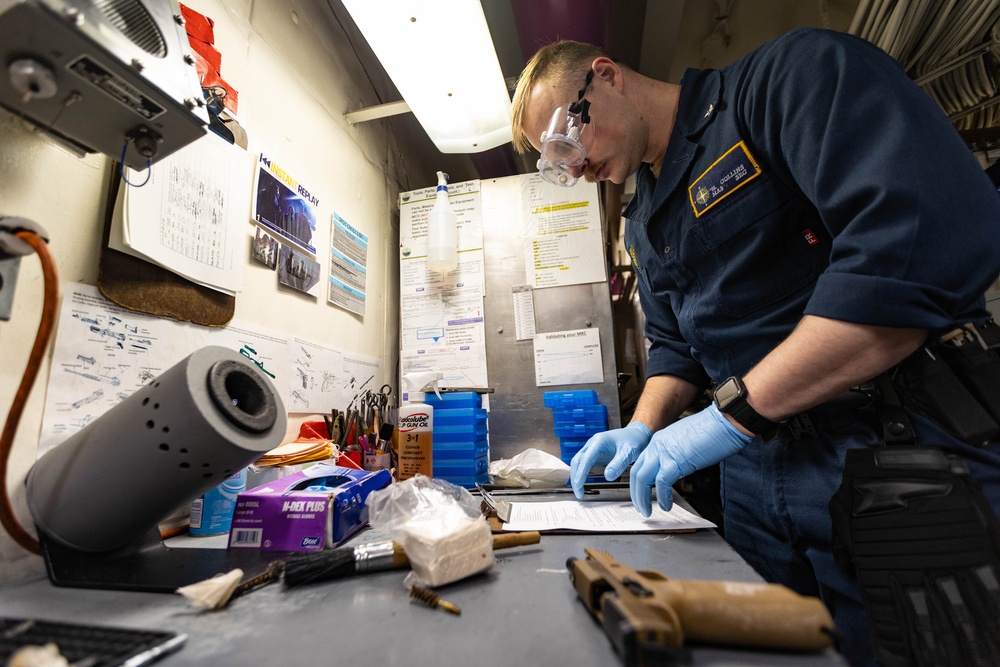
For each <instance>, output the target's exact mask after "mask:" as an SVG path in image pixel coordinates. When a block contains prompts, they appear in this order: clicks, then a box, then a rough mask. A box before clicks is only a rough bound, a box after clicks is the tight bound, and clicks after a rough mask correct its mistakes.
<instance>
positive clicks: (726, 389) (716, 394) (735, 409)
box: [712, 376, 780, 440]
mask: <svg viewBox="0 0 1000 667" xmlns="http://www.w3.org/2000/svg"><path fill="white" fill-rule="evenodd" d="M712 400H713V401H714V402H715V406H716V407H717V408H718V409H719V412H722V413H725V414H727V415H729V416H730V417H732V418H733V419H735V420H736V423H737V424H739V425H740V426H742V427H743V428H745V429H746V430H748V431H750V432H751V433H753V434H755V435H760V436H762V437H763V438H764V439H765V440H769V439H771V438H773V437H774V436H775V435H776V434H777V432H778V428H779V426H780V424H778V423H777V422H773V421H771V420H770V419H767V418H766V417H762V416H761V415H760V413H758V412H757V411H756V410H754V409H753V407H752V406H751V405H750V404H749V403H748V402H747V387H746V385H745V384H743V380H741V379H740V378H738V377H736V376H733V377H731V378H729V379H727V380H726V381H725V382H723V383H722V384H720V385H719V386H717V387H716V388H715V391H713V392H712Z"/></svg>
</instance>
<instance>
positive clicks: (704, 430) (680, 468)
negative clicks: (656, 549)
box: [629, 403, 752, 517]
mask: <svg viewBox="0 0 1000 667" xmlns="http://www.w3.org/2000/svg"><path fill="white" fill-rule="evenodd" d="M751 440H752V438H751V437H750V436H748V435H744V434H743V433H742V432H740V430H739V429H737V428H736V427H735V426H733V425H732V424H731V423H730V422H729V420H728V419H726V418H725V416H724V415H723V414H722V413H721V412H719V409H718V408H717V407H715V404H714V403H713V404H711V405H709V406H708V407H707V408H705V409H704V410H702V411H701V412H698V413H695V414H693V415H691V416H690V417H685V418H684V419H681V420H679V421H677V422H674V423H673V424H671V425H670V426H668V427H667V428H665V429H662V430H660V431H657V432H656V433H654V434H653V438H652V440H650V441H649V446H647V447H646V449H645V450H643V452H642V453H641V454H640V455H639V458H638V459H636V462H635V465H633V466H632V473H631V475H630V478H631V479H630V482H629V488H630V491H631V494H632V505H634V506H635V509H636V511H638V512H639V514H641V515H643V516H645V517H648V516H649V515H650V514H652V513H653V507H652V502H651V497H650V495H651V489H652V487H653V483H654V482H655V483H656V501H657V503H658V504H659V506H660V508H661V509H663V510H664V511H667V512H669V511H670V508H672V507H673V505H674V500H673V491H672V489H673V486H674V482H676V481H677V480H679V479H680V478H681V477H684V476H685V475H690V474H691V473H693V472H694V471H695V470H700V469H702V468H707V467H708V466H711V465H714V464H716V463H718V462H719V461H721V460H723V459H725V458H728V457H730V456H732V455H733V454H735V453H736V452H738V451H740V450H741V449H743V448H744V447H745V446H746V445H747V444H748V443H749V442H750V441H751Z"/></svg>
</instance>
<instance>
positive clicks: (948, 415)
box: [894, 345, 1000, 445]
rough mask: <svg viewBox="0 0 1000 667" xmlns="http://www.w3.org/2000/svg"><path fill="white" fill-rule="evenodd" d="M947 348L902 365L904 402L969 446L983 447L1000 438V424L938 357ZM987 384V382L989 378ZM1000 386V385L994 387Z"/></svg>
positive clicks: (897, 380)
mask: <svg viewBox="0 0 1000 667" xmlns="http://www.w3.org/2000/svg"><path fill="white" fill-rule="evenodd" d="M944 347H945V345H938V346H935V347H934V348H933V349H934V352H932V351H930V350H929V349H928V348H922V349H920V350H917V352H915V353H913V354H911V355H910V356H909V357H907V358H906V359H905V360H904V361H903V362H902V363H901V364H899V370H898V373H897V374H896V377H895V378H894V379H895V382H894V384H895V386H896V388H897V389H898V390H899V393H900V394H901V395H902V398H903V401H904V402H905V403H906V405H908V406H909V407H911V408H913V409H914V410H916V411H917V412H919V413H921V414H923V415H925V416H927V417H929V418H930V419H932V420H934V421H935V422H937V423H938V424H940V425H941V426H942V427H943V428H944V429H945V430H947V431H948V432H949V433H951V434H952V435H954V436H955V437H956V438H958V439H959V440H961V441H962V442H965V443H966V444H970V445H981V444H983V443H985V442H988V441H990V440H992V439H994V438H996V437H997V435H1000V420H998V419H994V418H993V417H992V416H991V415H990V413H989V412H988V411H987V410H986V409H985V408H984V407H983V405H982V404H981V403H980V401H979V400H978V398H977V397H976V396H975V395H974V394H973V393H972V391H970V389H969V388H967V387H966V384H965V383H964V382H963V381H962V379H960V378H959V376H958V375H957V374H956V373H955V370H954V369H953V366H952V364H951V363H949V361H948V360H945V359H943V358H941V357H939V356H937V354H936V352H939V351H940V350H941V349H942V348H944ZM954 349H955V351H956V352H958V349H957V348H954ZM984 352H985V350H984ZM990 352H991V354H995V352H992V351H990ZM952 356H959V355H952ZM963 366H971V365H967V364H963ZM989 372H990V371H989V370H987V371H986V373H987V374H988V373H989ZM970 373H971V374H973V375H977V376H978V375H979V371H977V370H971V369H970ZM983 381H984V382H986V381H987V380H986V378H985V377H984V378H983ZM997 381H1000V380H997ZM977 382H978V380H977ZM997 386H1000V385H994V387H997ZM983 390H984V391H986V390H987V387H983ZM993 391H994V393H995V392H996V391H997V389H996V388H994V390H993Z"/></svg>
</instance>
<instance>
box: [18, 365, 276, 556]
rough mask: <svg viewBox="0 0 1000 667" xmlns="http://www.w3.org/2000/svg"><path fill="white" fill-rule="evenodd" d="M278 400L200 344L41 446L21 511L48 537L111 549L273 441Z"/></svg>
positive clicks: (245, 371)
mask: <svg viewBox="0 0 1000 667" xmlns="http://www.w3.org/2000/svg"><path fill="white" fill-rule="evenodd" d="M286 423H287V417H286V414H285V409H284V406H283V405H282V403H281V398H280V397H279V396H278V393H277V391H275V389H274V386H273V385H272V384H271V381H270V379H268V378H267V377H266V376H265V374H264V373H262V372H260V370H258V368H257V367H256V366H255V365H254V364H253V362H251V361H250V360H249V359H247V358H245V357H243V356H241V355H240V354H238V353H236V352H233V351H231V350H229V349H226V348H224V347H218V346H209V347H205V348H202V349H200V350H198V351H197V352H195V353H194V354H192V355H191V356H189V357H187V358H186V359H184V360H183V361H181V362H180V363H178V364H176V365H175V366H172V367H171V368H169V369H168V370H167V371H165V372H164V373H163V374H161V375H160V376H159V377H158V378H156V380H154V381H153V382H152V383H150V384H148V385H146V386H145V387H143V388H142V389H140V390H139V391H137V392H135V393H134V394H132V395H131V396H129V397H128V398H126V399H125V400H124V401H122V402H121V403H119V404H118V405H116V406H115V407H113V408H111V410H109V411H108V412H106V413H105V414H104V415H102V416H101V417H100V418H98V419H97V420H95V421H94V422H93V423H91V424H90V425H88V426H87V427H85V428H84V429H83V430H81V431H80V432H79V433H77V434H76V435H74V436H72V437H71V438H69V439H68V440H66V441H65V442H63V443H62V444H60V445H58V446H57V447H55V448H53V449H52V450H50V451H48V452H47V453H46V454H45V455H44V456H42V458H40V459H39V460H38V461H37V462H36V463H35V465H34V466H33V467H32V468H31V470H30V471H29V472H28V479H27V500H28V508H29V509H30V510H31V515H32V517H33V518H34V520H35V525H36V526H37V527H38V529H39V530H40V531H41V532H42V533H44V534H45V535H46V536H47V537H49V538H51V539H53V540H55V541H56V542H58V543H60V544H62V545H64V546H67V547H70V548H72V549H77V550H80V551H88V552H102V551H110V550H113V549H117V548H120V547H124V546H126V545H128V544H130V543H132V542H134V541H136V540H138V539H139V538H140V537H142V536H143V535H144V534H145V533H146V532H148V531H149V530H150V529H151V528H153V527H154V526H156V525H157V524H158V523H159V521H161V520H162V519H163V518H165V517H166V516H168V515H170V514H171V513H172V512H173V511H175V510H176V509H177V508H178V507H180V506H182V505H183V504H184V503H186V502H190V501H191V500H193V499H194V498H197V497H198V496H199V495H201V494H202V493H204V492H206V491H208V490H209V489H211V488H213V487H215V486H217V485H218V484H220V483H221V482H222V481H223V480H225V479H226V478H227V477H228V476H230V475H232V474H233V473H235V472H236V471H238V470H239V469H241V468H243V467H245V466H247V465H249V464H250V463H253V462H254V461H256V460H257V459H258V458H259V457H260V456H261V454H263V453H264V452H267V451H269V450H271V449H273V448H274V447H276V446H278V445H279V444H280V443H281V440H282V438H283V437H284V435H285V428H286Z"/></svg>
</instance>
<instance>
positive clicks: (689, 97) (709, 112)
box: [675, 68, 722, 139]
mask: <svg viewBox="0 0 1000 667" xmlns="http://www.w3.org/2000/svg"><path fill="white" fill-rule="evenodd" d="M721 98H722V76H721V75H720V74H719V70H714V69H693V68H692V69H688V70H687V71H686V72H684V76H683V77H681V97H680V100H679V101H678V106H677V120H676V121H675V122H676V124H677V130H678V131H679V132H680V134H681V135H683V136H685V137H687V138H689V139H690V138H691V137H694V136H695V135H697V134H699V133H700V132H701V131H702V130H704V129H705V126H706V125H708V124H709V123H710V122H711V121H712V119H713V118H714V117H715V114H716V112H717V111H718V109H719V102H720V100H721Z"/></svg>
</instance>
